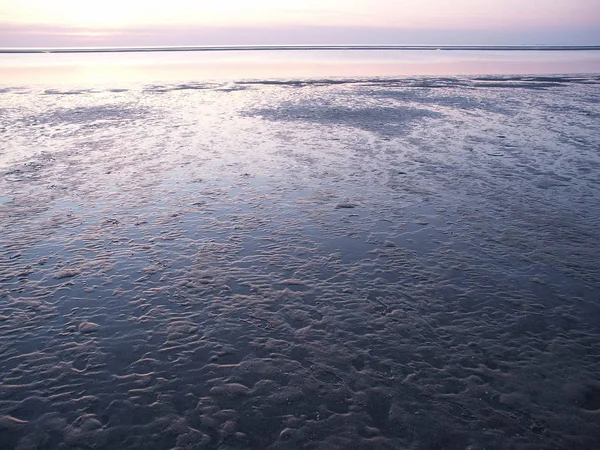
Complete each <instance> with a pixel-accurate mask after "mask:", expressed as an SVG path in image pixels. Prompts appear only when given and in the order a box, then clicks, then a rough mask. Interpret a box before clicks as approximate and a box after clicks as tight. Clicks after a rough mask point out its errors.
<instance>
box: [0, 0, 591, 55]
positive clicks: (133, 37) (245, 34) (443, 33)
mask: <svg viewBox="0 0 600 450" xmlns="http://www.w3.org/2000/svg"><path fill="white" fill-rule="evenodd" d="M278 43H281V44H308V43H313V44H314V43H357V44H360V43H411V44H412V43H415V44H418V43H433V44H481V45H485V44H538V43H548V44H566V45H597V44H600V0H546V1H542V0H529V1H524V0H504V1H502V2H499V1H497V0H344V1H342V0H302V1H300V0H298V1H294V0H292V1H290V0H288V1H284V0H254V1H247V0H221V1H201V0H168V1H167V0H161V1H156V0H154V1H153V0H146V1H142V0H96V1H87V2H86V1H83V0H18V1H17V0H0V47H12V46H17V47H19V46H104V45H106V46H120V45H122V46H128V45H221V44H222V45H227V44H252V45H255V44H278Z"/></svg>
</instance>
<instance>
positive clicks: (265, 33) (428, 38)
mask: <svg viewBox="0 0 600 450" xmlns="http://www.w3.org/2000/svg"><path fill="white" fill-rule="evenodd" d="M261 44H264V45H285V44H307V45H311V44H312V45H316V44H421V45H519V44H522V45H527V44H529V45H533V44H547V45H600V26H599V27H595V28H594V27H591V28H580V27H576V28H575V27H573V28H569V27H563V28H547V29H530V28H512V29H507V28H504V29H487V30H466V29H465V30H457V29H427V28H418V29H407V28H401V27H394V28H392V27H350V26H301V25H295V26H269V27H250V26H247V27H241V26H239V27H207V26H160V27H134V28H83V27H64V26H52V25H15V24H1V23H0V47H86V46H107V47H111V46H184V45H261Z"/></svg>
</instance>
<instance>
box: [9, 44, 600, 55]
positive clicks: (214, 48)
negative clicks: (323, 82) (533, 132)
mask: <svg viewBox="0 0 600 450" xmlns="http://www.w3.org/2000/svg"><path fill="white" fill-rule="evenodd" d="M284 50H294V51H298V50H323V51H327V50H398V51H401V50H405V51H413V50H430V51H436V50H444V51H456V50H466V51H476V50H488V51H502V50H504V51H528V50H530V51H537V50H542V51H584V50H600V45H545V44H536V45H377V44H373V45H364V44H348V45H327V44H323V45H200V46H193V45H184V46H147V47H146V46H127V47H5V48H0V54H1V53H134V52H140V53H141V52H226V51H284Z"/></svg>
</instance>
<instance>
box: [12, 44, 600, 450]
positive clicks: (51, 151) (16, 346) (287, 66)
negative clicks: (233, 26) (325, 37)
mask: <svg viewBox="0 0 600 450" xmlns="http://www.w3.org/2000/svg"><path fill="white" fill-rule="evenodd" d="M75 50H76V49H71V50H69V51H68V52H56V49H54V50H52V49H30V50H28V52H22V51H21V52H7V51H6V49H4V52H3V53H0V449H2V450H12V449H15V450H25V449H27V450H33V449H36V450H50V449H52V450H54V449H56V450H67V449H69V450H84V449H94V450H101V449H106V450H112V449H118V450H137V449H144V450H184V449H186V450H187V449H190V450H191V449H215V450H217V449H218V450H229V449H269V450H274V449H307V450H308V449H310V450H313V449H314V450H316V449H323V450H330V449H345V450H349V449H361V450H362V449H364V450H367V449H369V450H372V449H424V450H428V449H440V450H442V449H443V450H446V449H469V450H483V449H487V450H490V449H499V450H500V449H503V450H504V449H587V448H589V449H592V448H596V447H597V445H598V442H600V420H599V418H600V258H599V257H598V251H599V249H600V175H599V174H600V50H599V49H591V48H568V49H565V48H545V47H536V48H505V47H501V48H484V47H474V48H471V47H461V48H447V47H426V48H423V47H416V48H412V47H402V48H400V47H394V46H388V47H377V48H364V47H351V46H348V47H344V48H339V46H334V47H331V48H329V47H327V48H318V47H306V48H305V47H302V48H287V47H286V48H280V47H277V48H273V47H269V48H256V47H252V48H241V47H235V48H200V49H198V48H194V49H192V48H178V49H173V48H170V49H164V48H158V49H157V48H154V49H95V51H87V52H84V53H81V52H78V51H75ZM134 50H135V51H134ZM138 50H144V51H138Z"/></svg>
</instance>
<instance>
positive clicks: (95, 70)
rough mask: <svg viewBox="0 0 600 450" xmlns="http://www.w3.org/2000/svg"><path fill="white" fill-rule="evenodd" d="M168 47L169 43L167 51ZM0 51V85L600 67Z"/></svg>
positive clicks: (341, 54) (372, 55)
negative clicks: (7, 52)
mask: <svg viewBox="0 0 600 450" xmlns="http://www.w3.org/2000/svg"><path fill="white" fill-rule="evenodd" d="M300 49H301V50H300ZM169 50H173V49H169ZM209 50H211V51H207V50H206V49H205V50H204V51H168V52H165V51H145V52H141V53H130V52H123V51H122V49H121V50H119V49H111V52H110V53H66V54H65V53H63V54H39V53H37V54H0V84H14V83H35V84H48V85H50V86H53V85H57V84H61V85H68V84H81V85H86V84H88V85H89V84H90V83H94V84H103V83H106V84H109V85H111V84H112V85H114V84H115V83H119V84H123V83H131V82H160V81H171V82H189V81H199V80H223V79H228V80H243V79H278V78H296V77H304V78H306V77H308V78H319V77H389V76H410V75H432V76H441V75H467V74H471V75H473V74H567V73H598V72H600V50H585V49H579V50H574V49H573V48H571V49H566V50H565V49H562V50H560V49H557V48H556V47H554V48H552V49H551V50H549V49H546V50H539V49H538V50H535V49H533V50H532V49H531V47H529V48H525V49H519V50H515V49H512V50H510V49H508V47H498V48H497V49H495V50H489V49H484V48H478V47H472V48H471V49H469V50H465V49H463V47H455V48H453V49H452V50H451V51H449V50H447V49H446V50H438V49H436V48H433V49H432V48H429V49H420V48H418V47H416V48H413V49H406V48H405V49H401V50H399V49H373V48H370V49H364V48H363V49H360V50H357V49H337V48H336V47H331V48H329V49H328V50H325V49H321V50H315V49H314V48H308V49H305V48H298V47H297V48H296V50H294V51H292V50H289V49H287V50H286V49H283V50H282V49H281V48H278V49H267V50H265V49H262V50H257V49H256V48H246V49H245V50H240V49H239V48H238V49H236V48H235V47H234V48H233V49H232V48H227V51H215V48H209Z"/></svg>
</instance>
